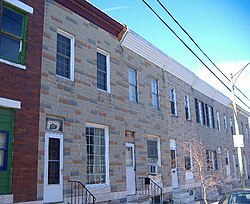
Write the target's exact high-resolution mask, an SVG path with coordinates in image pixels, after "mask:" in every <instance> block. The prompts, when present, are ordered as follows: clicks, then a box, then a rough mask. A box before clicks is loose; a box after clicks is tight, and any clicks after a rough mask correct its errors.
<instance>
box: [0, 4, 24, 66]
mask: <svg viewBox="0 0 250 204" xmlns="http://www.w3.org/2000/svg"><path fill="white" fill-rule="evenodd" d="M1 10H2V13H1V17H0V20H1V22H0V25H1V30H0V57H1V58H3V59H6V60H8V61H11V62H15V63H19V64H24V61H25V60H24V59H25V44H26V43H25V42H26V26H27V16H28V15H27V13H26V12H23V11H21V10H19V9H16V8H15V7H13V6H11V5H9V4H7V3H5V2H3V7H2V9H1Z"/></svg>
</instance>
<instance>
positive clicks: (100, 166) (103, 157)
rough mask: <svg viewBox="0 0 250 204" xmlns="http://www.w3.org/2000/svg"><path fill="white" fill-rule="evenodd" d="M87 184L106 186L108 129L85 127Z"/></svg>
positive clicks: (98, 126)
mask: <svg viewBox="0 0 250 204" xmlns="http://www.w3.org/2000/svg"><path fill="white" fill-rule="evenodd" d="M85 134H86V152H87V155H86V156H87V157H86V159H87V170H86V171H87V174H86V176H87V184H108V182H109V181H108V172H109V162H108V161H109V159H108V148H109V147H108V145H109V141H108V127H106V126H102V125H96V124H87V126H86V132H85Z"/></svg>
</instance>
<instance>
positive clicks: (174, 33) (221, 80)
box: [142, 0, 231, 91]
mask: <svg viewBox="0 0 250 204" xmlns="http://www.w3.org/2000/svg"><path fill="white" fill-rule="evenodd" d="M142 1H143V3H144V4H145V5H146V6H147V7H148V8H149V9H150V10H151V11H152V12H153V13H154V14H155V15H156V16H157V17H158V18H159V19H160V20H161V22H162V23H163V24H164V25H165V26H166V27H167V28H168V29H169V30H170V31H171V32H172V33H173V34H174V35H175V36H176V37H177V38H178V39H179V40H180V41H181V42H182V44H183V45H184V46H185V47H186V48H187V49H188V50H189V51H190V52H191V53H192V54H193V55H194V56H195V57H196V58H197V59H198V60H199V61H200V62H201V63H202V64H203V65H204V66H205V67H206V68H207V69H208V70H209V71H210V72H211V73H212V74H213V75H214V76H215V77H216V78H217V79H218V80H219V81H220V82H221V83H222V84H223V85H224V86H225V87H226V88H227V89H228V90H229V91H231V89H230V88H229V87H228V86H227V85H226V84H225V83H224V82H223V81H222V80H221V79H220V78H219V77H218V76H217V75H216V74H215V73H214V72H213V71H212V70H211V69H210V68H209V67H208V66H207V65H206V64H205V63H204V62H203V61H202V60H201V59H200V58H199V57H198V56H197V55H196V54H195V53H194V51H193V50H192V49H191V48H190V47H189V46H188V45H187V44H186V43H185V42H184V41H183V40H182V39H181V38H180V37H179V36H178V35H177V34H176V33H175V32H174V30H173V29H172V28H171V27H170V26H169V25H168V24H167V23H166V22H165V21H164V20H163V19H162V18H161V17H160V16H159V14H157V13H156V11H155V10H154V9H153V8H152V7H151V6H150V5H149V4H148V3H147V2H146V1H145V0H142Z"/></svg>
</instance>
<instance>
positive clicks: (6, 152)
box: [0, 108, 14, 195]
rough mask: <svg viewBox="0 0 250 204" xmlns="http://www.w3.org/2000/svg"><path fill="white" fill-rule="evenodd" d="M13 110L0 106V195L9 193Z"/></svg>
mask: <svg viewBox="0 0 250 204" xmlns="http://www.w3.org/2000/svg"><path fill="white" fill-rule="evenodd" d="M13 121H14V110H13V109H5V108H0V181H1V182H0V195H5V194H10V193H11V153H12V140H13V136H12V135H13Z"/></svg>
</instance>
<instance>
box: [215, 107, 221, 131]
mask: <svg viewBox="0 0 250 204" xmlns="http://www.w3.org/2000/svg"><path fill="white" fill-rule="evenodd" d="M216 117H217V128H218V130H220V129H221V128H220V111H217V112H216Z"/></svg>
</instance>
